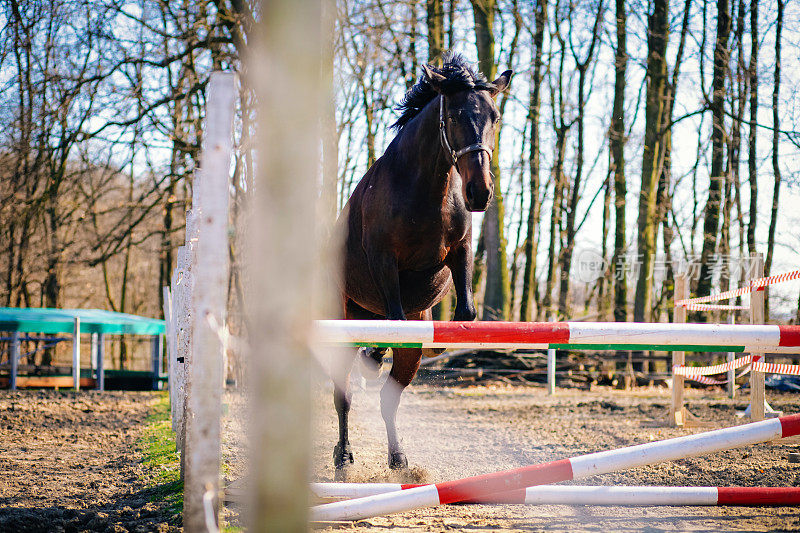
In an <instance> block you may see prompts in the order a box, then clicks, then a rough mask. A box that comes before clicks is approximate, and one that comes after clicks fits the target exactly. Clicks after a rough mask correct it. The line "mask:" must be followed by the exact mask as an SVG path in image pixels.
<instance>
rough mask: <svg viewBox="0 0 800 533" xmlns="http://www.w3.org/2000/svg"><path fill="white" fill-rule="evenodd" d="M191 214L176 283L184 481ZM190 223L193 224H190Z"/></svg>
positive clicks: (177, 438) (177, 372) (178, 397)
mask: <svg viewBox="0 0 800 533" xmlns="http://www.w3.org/2000/svg"><path fill="white" fill-rule="evenodd" d="M191 218H192V217H191V212H189V213H187V214H186V245H185V246H181V247H179V248H178V254H177V264H178V267H177V269H176V270H177V272H176V283H175V298H174V300H173V303H174V305H175V311H174V313H175V329H176V339H177V347H176V350H175V351H176V358H175V378H176V379H175V397H176V400H177V403H176V406H175V415H176V428H175V444H176V445H177V448H178V451H180V453H181V479H183V475H184V471H185V466H186V465H185V463H186V453H185V449H184V442H185V438H184V436H185V433H186V425H185V421H186V398H187V392H188V391H187V382H186V376H187V374H188V367H189V364H190V361H191V351H192V273H191V264H192V252H191V249H192V246H194V244H193V243H192V242H191V241H192V239H193V238H194V237H193V228H194V223H193V222H191ZM190 222H191V223H190Z"/></svg>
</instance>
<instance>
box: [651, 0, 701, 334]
mask: <svg viewBox="0 0 800 533" xmlns="http://www.w3.org/2000/svg"><path fill="white" fill-rule="evenodd" d="M691 7H692V0H686V2H684V5H683V23H682V24H681V33H680V37H679V40H678V52H677V54H676V55H675V66H674V67H673V70H672V80H671V81H670V82H669V84H668V85H667V92H666V102H665V106H666V109H665V111H664V119H663V121H662V125H661V131H662V132H663V136H664V137H663V151H664V157H663V163H662V165H661V167H662V170H661V176H660V179H659V184H658V196H657V198H658V218H659V220H660V221H661V232H662V233H661V235H662V237H663V241H664V256H665V257H664V259H665V263H666V269H665V272H664V274H665V279H664V282H663V287H664V288H663V289H662V293H661V298H660V302H661V303H662V304H664V305H665V306H666V309H667V316H668V319H669V321H670V322H672V319H673V310H674V306H673V297H674V294H675V271H674V268H673V264H672V241H673V239H674V232H673V228H672V224H671V223H670V218H669V217H670V214H671V213H672V191H671V190H670V188H671V187H672V113H673V111H674V109H675V105H674V104H675V95H676V94H677V92H678V79H679V75H680V67H681V64H682V63H683V51H684V47H685V45H686V35H687V33H688V29H689V20H690V14H691ZM657 231H658V228H656V232H657Z"/></svg>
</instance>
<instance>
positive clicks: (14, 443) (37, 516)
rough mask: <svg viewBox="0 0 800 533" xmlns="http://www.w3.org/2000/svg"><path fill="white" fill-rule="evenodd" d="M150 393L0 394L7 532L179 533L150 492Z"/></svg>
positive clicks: (1, 518) (1, 495) (1, 512)
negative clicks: (143, 448) (142, 439)
mask: <svg viewBox="0 0 800 533" xmlns="http://www.w3.org/2000/svg"><path fill="white" fill-rule="evenodd" d="M155 401H156V396H155V395H154V393H148V392H103V393H98V392H89V391H87V392H78V393H74V392H56V391H33V390H27V391H8V390H2V391H0V439H2V444H0V450H2V452H1V453H0V531H3V532H5V531H9V532H12V531H13V532H17V531H53V532H59V531H64V532H71V531H76V532H77V531H112V532H118V533H123V532H125V531H131V532H145V531H158V532H167V531H176V530H177V528H175V527H174V526H171V525H169V521H170V520H171V518H172V515H171V513H170V512H169V510H167V509H165V508H164V506H163V504H161V503H160V502H159V501H158V499H157V498H156V497H155V495H154V494H153V491H152V490H151V489H148V488H147V484H146V482H145V480H144V477H145V476H146V475H147V474H146V473H145V472H144V469H143V466H142V463H141V460H142V454H141V452H140V450H139V448H138V443H137V441H138V438H139V436H140V434H141V431H142V429H143V427H144V425H145V418H146V416H147V413H148V411H149V409H150V408H151V406H152V405H153V403H154V402H155Z"/></svg>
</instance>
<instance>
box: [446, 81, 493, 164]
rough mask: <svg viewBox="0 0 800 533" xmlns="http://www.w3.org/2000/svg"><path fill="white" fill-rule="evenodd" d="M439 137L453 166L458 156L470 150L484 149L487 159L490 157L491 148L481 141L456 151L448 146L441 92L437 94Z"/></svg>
mask: <svg viewBox="0 0 800 533" xmlns="http://www.w3.org/2000/svg"><path fill="white" fill-rule="evenodd" d="M439 139H440V140H441V142H442V148H444V151H445V152H446V153H447V155H449V156H450V160H451V162H452V164H453V166H455V164H456V163H457V162H458V158H459V157H461V156H462V155H464V154H468V153H470V152H478V151H484V152H486V153H487V154H488V155H489V159H491V158H492V150H491V149H490V148H489V147H488V146H486V145H485V144H483V143H475V144H470V145H469V146H466V147H464V148H462V149H461V150H458V151H456V150H453V148H452V147H451V146H450V142H449V141H448V140H447V132H446V131H445V128H444V95H443V94H439Z"/></svg>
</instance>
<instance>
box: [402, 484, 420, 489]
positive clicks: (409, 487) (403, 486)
mask: <svg viewBox="0 0 800 533" xmlns="http://www.w3.org/2000/svg"><path fill="white" fill-rule="evenodd" d="M423 485H424V483H421V484H420V483H403V484H401V485H400V490H406V489H413V488H415V487H422V486H423Z"/></svg>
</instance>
